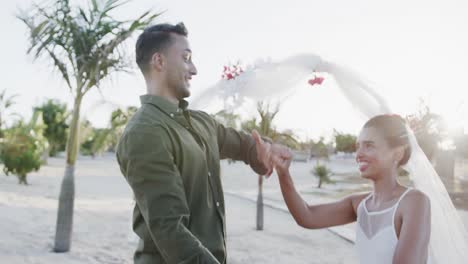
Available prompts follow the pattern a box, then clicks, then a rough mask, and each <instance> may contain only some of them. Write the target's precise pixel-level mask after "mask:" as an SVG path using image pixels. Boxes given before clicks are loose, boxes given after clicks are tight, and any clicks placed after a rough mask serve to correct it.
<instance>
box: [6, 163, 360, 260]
mask: <svg viewBox="0 0 468 264" xmlns="http://www.w3.org/2000/svg"><path fill="white" fill-rule="evenodd" d="M63 165H64V160H63V159H51V160H50V161H49V165H47V166H44V167H43V168H42V169H41V170H40V171H39V172H36V173H31V175H30V176H29V182H30V184H31V185H30V186H20V185H18V184H17V180H16V178H15V177H14V176H9V177H5V176H4V175H0V237H1V239H0V263H8V264H20V263H22V264H23V263H25V264H30V263H31V264H32V263H35V264H38V263H64V264H71V263H91V264H92V263H132V254H133V251H134V249H135V241H134V239H133V238H134V236H133V233H132V232H131V230H130V222H131V220H130V219H131V211H132V205H133V201H132V194H131V192H130V189H129V187H128V186H127V184H126V182H125V181H124V178H123V177H122V176H121V175H120V172H119V170H118V167H117V164H116V162H115V160H114V158H113V156H106V157H104V158H99V159H97V160H91V159H89V158H80V160H79V162H78V164H77V168H78V169H77V172H76V203H75V218H74V232H73V242H72V250H71V252H69V253H65V254H56V253H52V252H51V249H52V244H53V238H54V232H55V221H56V208H57V197H58V193H59V187H60V181H61V178H62V175H63V171H64V166H63ZM238 166H239V167H242V168H244V166H242V165H240V164H238ZM226 167H227V166H226ZM245 169H247V171H249V169H248V167H245ZM229 171H231V170H229ZM225 174H228V173H227V170H226V172H225ZM234 174H235V173H234ZM226 177H228V176H226ZM245 184H247V185H248V186H252V187H253V188H255V178H250V179H248V180H247V181H246V182H245ZM251 184H252V185H251ZM240 185H242V184H240ZM240 185H239V183H238V184H237V185H236V186H237V187H240ZM248 186H247V187H248ZM226 203H227V224H228V227H227V233H228V243H227V244H228V258H229V263H355V262H354V261H355V260H356V259H355V258H353V254H354V251H353V246H352V244H351V243H349V242H346V241H345V240H343V239H341V238H339V237H338V236H336V235H333V234H332V233H330V232H328V231H326V230H317V231H310V230H304V229H301V228H300V227H298V226H297V225H296V224H295V223H294V220H293V219H292V218H291V216H290V215H289V214H287V213H284V212H282V211H279V210H274V209H271V208H266V209H265V218H266V219H265V230H264V231H261V232H258V231H255V230H254V227H255V225H254V223H255V205H254V203H252V202H250V201H248V200H245V199H239V198H236V197H235V196H230V195H226Z"/></svg>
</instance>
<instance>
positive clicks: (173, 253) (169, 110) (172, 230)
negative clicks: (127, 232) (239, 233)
mask: <svg viewBox="0 0 468 264" xmlns="http://www.w3.org/2000/svg"><path fill="white" fill-rule="evenodd" d="M141 103H142V106H141V108H140V109H139V110H138V111H137V112H136V114H135V115H134V116H133V117H132V118H131V120H130V121H129V123H128V124H127V127H126V128H125V131H124V133H123V135H122V138H121V139H120V142H119V145H118V147H117V160H118V162H119V165H120V169H121V171H122V174H123V175H124V176H125V178H126V180H127V182H128V183H129V185H130V187H131V188H132V190H133V193H134V196H135V200H136V205H135V208H134V212H133V229H134V231H135V233H136V234H137V235H138V236H139V237H140V242H139V245H138V248H137V250H136V252H135V254H134V261H135V263H137V264H142V263H151V264H155V263H226V224H225V208H224V197H223V188H222V185H221V175H220V164H219V160H220V159H223V158H231V159H234V160H242V161H244V162H245V163H246V164H250V166H251V167H252V168H253V169H254V171H255V172H257V173H259V174H263V173H265V172H266V170H265V167H264V166H263V165H262V164H261V163H260V162H259V161H258V160H257V154H256V148H255V141H254V140H253V138H252V137H251V136H250V135H248V134H245V133H242V132H237V131H235V130H234V129H232V128H225V127H224V126H223V125H221V124H219V123H218V122H216V121H215V120H214V119H213V118H212V117H211V116H209V115H208V114H206V113H204V112H200V111H192V110H188V109H187V105H188V103H187V102H186V101H183V100H182V101H180V103H179V106H177V105H175V104H173V103H171V102H170V101H168V100H166V99H165V98H163V97H158V96H152V95H143V96H141Z"/></svg>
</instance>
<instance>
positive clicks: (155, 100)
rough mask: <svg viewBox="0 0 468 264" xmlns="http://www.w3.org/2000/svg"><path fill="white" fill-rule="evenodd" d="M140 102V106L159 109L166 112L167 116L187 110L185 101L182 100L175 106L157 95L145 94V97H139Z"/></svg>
mask: <svg viewBox="0 0 468 264" xmlns="http://www.w3.org/2000/svg"><path fill="white" fill-rule="evenodd" d="M140 101H141V104H152V105H155V106H157V107H158V108H159V109H161V110H162V111H164V112H166V113H167V114H169V115H170V114H175V113H178V112H180V111H184V110H187V107H188V104H189V103H188V102H187V101H185V100H183V99H182V100H180V101H179V105H176V104H174V103H173V102H171V101H169V100H168V99H166V98H164V97H161V96H157V95H150V94H145V95H142V96H140Z"/></svg>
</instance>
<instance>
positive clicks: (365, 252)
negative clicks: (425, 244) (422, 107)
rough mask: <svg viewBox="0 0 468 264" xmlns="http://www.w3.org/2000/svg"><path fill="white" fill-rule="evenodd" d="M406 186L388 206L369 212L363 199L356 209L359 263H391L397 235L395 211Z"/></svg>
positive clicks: (367, 198)
mask: <svg viewBox="0 0 468 264" xmlns="http://www.w3.org/2000/svg"><path fill="white" fill-rule="evenodd" d="M410 190H411V189H410V188H408V189H407V190H406V191H405V192H404V193H403V194H402V195H401V196H400V198H399V199H398V201H397V202H396V203H395V204H394V205H393V206H392V207H390V208H387V209H384V210H380V211H373V212H369V211H368V210H367V207H366V201H367V200H369V198H371V197H372V193H371V194H370V195H369V196H367V197H366V198H365V199H363V200H362V201H361V202H360V203H359V206H358V209H357V228H356V248H357V251H358V255H359V260H360V263H361V264H376V263H379V264H392V262H393V255H394V253H395V248H396V245H397V243H398V237H397V234H396V232H395V212H396V210H397V208H398V205H399V204H400V202H401V200H402V199H403V197H404V196H405V195H406V194H407V193H408V192H409V191H410Z"/></svg>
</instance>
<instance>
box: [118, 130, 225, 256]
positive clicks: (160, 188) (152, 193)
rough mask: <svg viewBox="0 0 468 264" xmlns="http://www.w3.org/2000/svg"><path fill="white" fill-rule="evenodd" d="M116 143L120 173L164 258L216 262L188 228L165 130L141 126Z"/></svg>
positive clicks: (181, 186) (181, 189) (180, 184)
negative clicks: (117, 145) (125, 180)
mask: <svg viewBox="0 0 468 264" xmlns="http://www.w3.org/2000/svg"><path fill="white" fill-rule="evenodd" d="M119 145H120V146H119V149H118V160H119V163H120V166H121V168H122V172H123V173H124V175H125V177H126V179H127V181H128V183H129V185H130V187H131V188H132V190H133V193H134V195H135V200H136V203H137V206H138V208H139V210H140V212H141V214H142V216H143V219H144V221H145V224H146V225H147V228H148V230H149V231H150V235H151V238H152V240H153V242H154V244H155V245H156V247H157V248H158V249H159V251H160V252H161V255H162V256H163V258H164V259H165V261H166V262H167V263H219V262H218V260H217V259H216V258H215V257H214V256H213V255H212V254H211V252H210V251H209V250H208V249H207V248H205V247H204V246H203V245H202V244H201V242H200V241H199V240H198V239H197V237H195V236H194V235H193V234H192V233H191V232H190V230H189V229H188V228H187V226H188V223H189V220H190V210H189V207H188V205H187V200H186V196H185V191H184V183H183V181H182V178H181V175H180V173H179V171H178V169H177V167H176V165H175V163H174V156H173V152H172V149H173V148H172V143H171V140H170V138H169V135H168V133H167V131H166V130H165V129H164V128H163V127H161V126H158V127H154V126H149V125H141V126H139V127H138V128H137V129H136V128H134V129H132V130H131V131H130V132H128V133H126V134H125V135H124V136H123V137H122V140H121V144H119Z"/></svg>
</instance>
